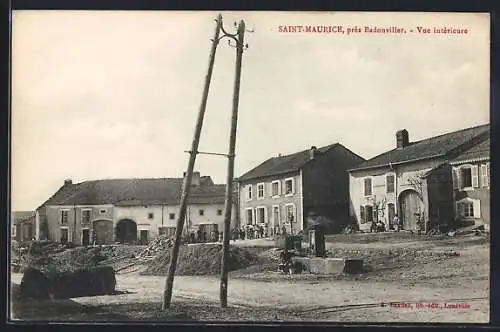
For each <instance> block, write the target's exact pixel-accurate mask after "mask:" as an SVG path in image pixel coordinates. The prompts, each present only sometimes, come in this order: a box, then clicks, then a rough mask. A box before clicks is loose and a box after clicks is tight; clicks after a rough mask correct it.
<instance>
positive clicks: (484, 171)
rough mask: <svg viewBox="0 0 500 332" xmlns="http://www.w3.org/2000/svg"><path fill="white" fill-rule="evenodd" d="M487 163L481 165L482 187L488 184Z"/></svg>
mask: <svg viewBox="0 0 500 332" xmlns="http://www.w3.org/2000/svg"><path fill="white" fill-rule="evenodd" d="M489 167H490V165H489V163H487V164H483V165H481V184H482V186H483V187H488V186H489V185H490V172H489Z"/></svg>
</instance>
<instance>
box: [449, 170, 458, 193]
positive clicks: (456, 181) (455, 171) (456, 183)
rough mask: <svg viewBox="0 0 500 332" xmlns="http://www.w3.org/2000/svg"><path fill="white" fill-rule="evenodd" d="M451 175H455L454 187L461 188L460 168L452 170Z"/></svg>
mask: <svg viewBox="0 0 500 332" xmlns="http://www.w3.org/2000/svg"><path fill="white" fill-rule="evenodd" d="M451 172H452V173H451V175H452V177H453V189H456V190H458V189H460V169H457V168H454V169H453V170H452V171H451Z"/></svg>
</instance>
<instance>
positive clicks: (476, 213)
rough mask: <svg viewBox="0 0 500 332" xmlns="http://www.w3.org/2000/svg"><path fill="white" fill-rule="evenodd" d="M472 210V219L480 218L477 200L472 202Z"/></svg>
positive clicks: (479, 203) (479, 202) (479, 204)
mask: <svg viewBox="0 0 500 332" xmlns="http://www.w3.org/2000/svg"><path fill="white" fill-rule="evenodd" d="M472 204H473V208H474V218H481V201H480V200H478V199H475V200H474V201H473V202H472Z"/></svg>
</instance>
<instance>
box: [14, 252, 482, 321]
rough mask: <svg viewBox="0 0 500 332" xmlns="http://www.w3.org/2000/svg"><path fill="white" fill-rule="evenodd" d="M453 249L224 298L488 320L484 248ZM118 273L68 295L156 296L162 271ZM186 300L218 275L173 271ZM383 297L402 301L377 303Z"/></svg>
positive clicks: (357, 312)
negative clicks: (386, 267) (94, 288)
mask: <svg viewBox="0 0 500 332" xmlns="http://www.w3.org/2000/svg"><path fill="white" fill-rule="evenodd" d="M358 245H359V244H358ZM372 246H373V244H372ZM426 247H427V248H429V245H427V246H426ZM454 249H456V248H454ZM457 250H459V251H460V256H459V257H457V258H454V259H450V260H447V261H439V262H430V263H428V264H422V265H419V266H413V267H411V268H409V269H406V268H405V269H404V270H401V271H399V270H394V271H388V273H390V274H391V275H390V276H385V277H384V278H383V279H380V280H322V279H313V280H311V279H307V278H306V279H304V278H295V277H293V276H292V277H283V276H281V277H279V278H268V279H267V280H266V281H262V280H252V278H231V279H230V282H229V294H228V297H229V304H230V305H231V306H242V307H254V308H255V307H259V308H262V309H264V310H267V309H269V312H271V311H276V310H278V311H279V310H282V312H287V313H292V316H291V317H296V318H297V319H298V320H308V321H335V322H455V323H487V322H488V321H489V310H490V309H489V302H490V301H489V280H488V274H489V269H488V262H489V249H488V248H487V247H486V246H484V245H482V246H471V247H467V248H460V249H457ZM393 274H394V275H393ZM424 276H425V278H424ZM20 277H21V275H19V274H18V275H13V278H12V281H13V282H19V281H20ZM389 277H391V278H389ZM116 278H117V289H118V290H121V291H127V293H125V294H120V295H112V296H96V297H82V298H75V299H73V300H74V301H75V302H78V303H80V304H82V305H86V306H99V305H113V304H117V305H118V304H127V303H151V302H160V301H161V297H162V292H163V289H164V281H165V277H161V276H142V275H137V274H118V275H117V276H116ZM389 280H390V281H389ZM186 299H190V300H193V302H196V300H198V301H201V300H203V301H206V302H208V303H213V304H214V305H217V304H218V300H219V280H218V277H217V276H177V277H176V278H175V282H174V295H173V301H172V303H173V305H174V306H175V305H176V303H177V305H180V303H181V302H182V301H185V300H186ZM388 302H400V303H402V305H399V306H395V305H393V306H390V305H388V306H387V305H386V306H381V305H380V303H388ZM417 303H419V304H420V305H421V306H422V308H417ZM455 304H461V307H459V306H457V305H455ZM287 317H288V316H287Z"/></svg>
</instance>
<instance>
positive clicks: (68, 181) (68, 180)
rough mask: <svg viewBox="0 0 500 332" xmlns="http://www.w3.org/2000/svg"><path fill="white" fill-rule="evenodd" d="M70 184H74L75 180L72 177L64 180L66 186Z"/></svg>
mask: <svg viewBox="0 0 500 332" xmlns="http://www.w3.org/2000/svg"><path fill="white" fill-rule="evenodd" d="M70 184H73V180H71V179H66V180H64V185H65V186H68V185H70Z"/></svg>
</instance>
